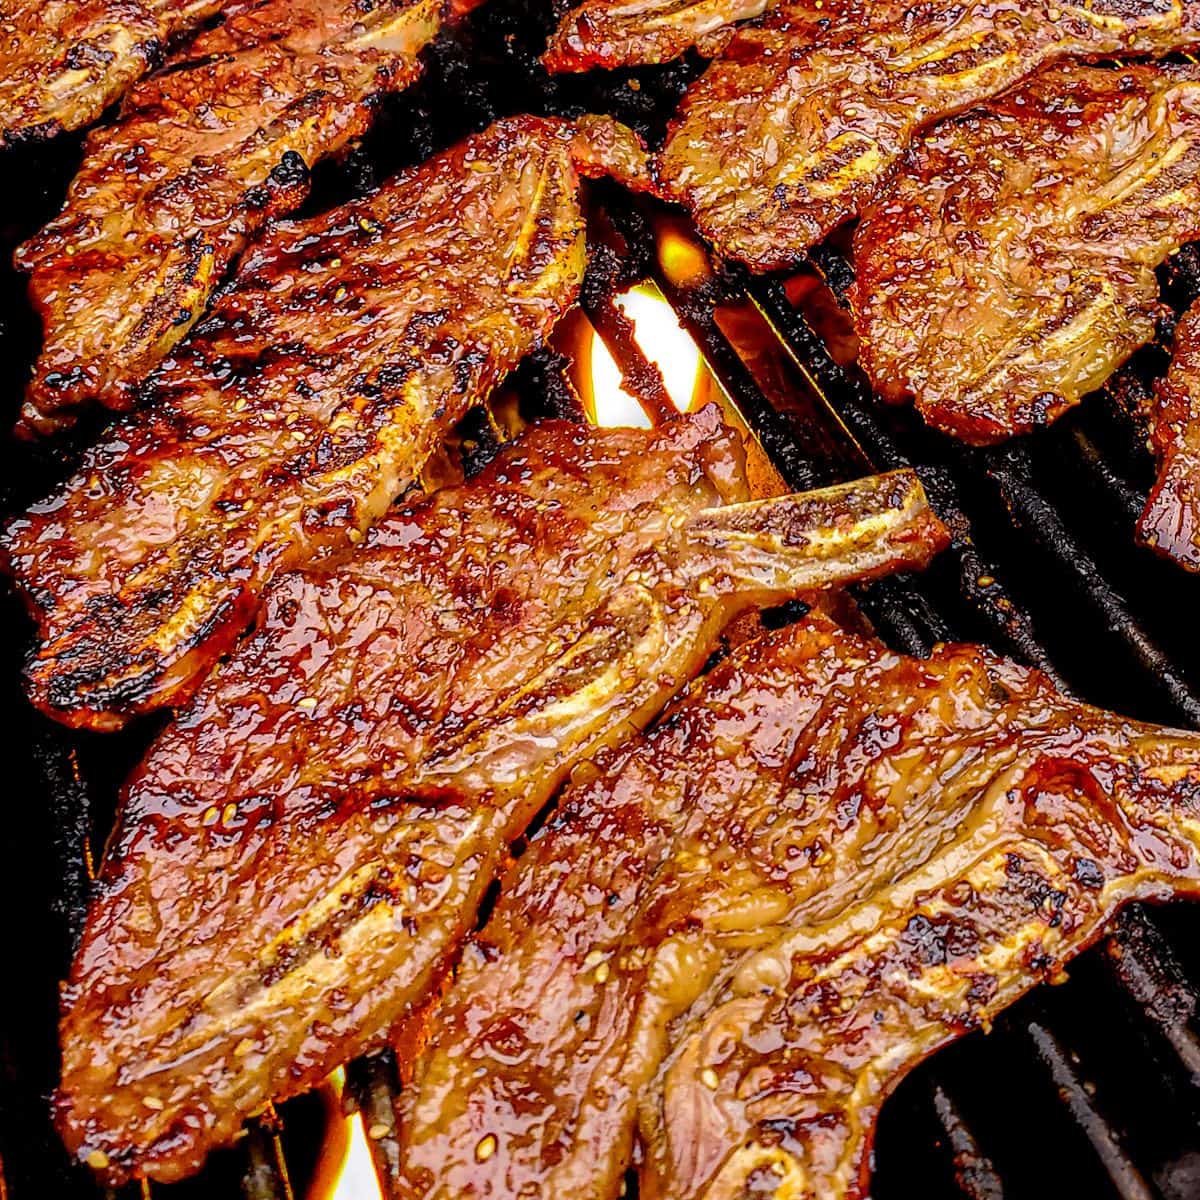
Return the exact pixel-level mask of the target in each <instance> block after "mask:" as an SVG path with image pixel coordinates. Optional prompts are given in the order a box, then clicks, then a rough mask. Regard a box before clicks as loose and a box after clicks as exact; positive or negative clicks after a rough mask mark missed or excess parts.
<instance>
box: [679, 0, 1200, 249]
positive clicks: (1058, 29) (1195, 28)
mask: <svg viewBox="0 0 1200 1200" xmlns="http://www.w3.org/2000/svg"><path fill="white" fill-rule="evenodd" d="M882 17H883V18H886V19H881V15H880V14H877V13H872V14H871V15H870V16H868V17H867V18H866V28H865V30H864V32H863V33H862V34H861V35H859V36H846V37H833V38H829V37H828V36H826V37H824V38H823V42H822V44H819V45H816V46H814V45H813V43H812V36H811V23H810V22H809V21H808V20H807V19H802V20H801V22H800V30H799V32H797V31H794V30H793V29H791V28H790V25H789V15H788V13H787V11H786V10H781V11H779V12H777V13H772V14H771V15H770V16H769V17H768V18H767V19H766V21H765V22H764V24H763V26H762V27H760V28H746V29H743V30H740V31H739V32H738V34H737V36H736V37H735V38H734V39H733V41H732V42H731V43H730V45H729V46H728V48H727V49H726V51H725V53H724V55H723V56H722V57H721V58H720V59H718V60H717V61H716V62H715V63H713V64H712V66H710V67H709V68H708V70H707V71H706V72H705V74H704V75H703V76H702V77H701V78H700V79H699V80H698V81H697V82H696V83H695V84H693V85H692V87H691V89H690V90H689V92H688V94H687V96H686V97H685V98H684V102H683V106H682V108H681V109H680V114H679V116H678V117H677V119H676V122H675V125H674V127H673V130H672V133H671V136H670V138H669V139H668V141H667V144H666V147H665V148H664V151H663V155H662V162H661V173H662V179H663V184H664V186H665V188H666V190H667V191H668V193H669V194H671V195H672V196H673V197H674V198H675V199H677V200H679V201H680V202H681V203H682V204H684V205H685V206H686V207H687V208H688V209H689V210H690V211H691V213H692V215H693V217H694V218H695V220H696V223H697V224H698V225H699V227H700V229H701V230H702V231H703V232H704V233H705V234H706V235H707V236H708V237H709V238H710V239H711V240H712V242H713V243H714V245H715V246H716V247H717V249H718V250H720V251H721V252H722V253H723V254H727V255H729V256H731V257H733V258H738V259H741V260H742V261H744V262H746V263H749V264H750V265H751V266H753V267H756V268H759V269H761V270H773V269H775V268H779V267H787V266H791V265H794V264H795V263H796V262H797V261H798V260H799V259H800V258H802V256H803V255H804V253H805V252H806V251H807V250H808V249H809V248H810V247H811V246H813V245H814V244H815V243H816V242H818V241H820V240H821V239H822V238H823V237H824V236H825V235H826V234H827V233H829V231H830V230H832V229H833V228H834V227H836V226H837V225H839V224H841V223H842V222H843V221H845V220H847V219H848V218H850V217H853V216H855V215H857V214H858V213H859V212H860V211H861V210H862V209H863V207H864V206H865V205H866V204H867V203H868V202H869V201H871V200H872V199H873V198H874V196H875V195H876V193H877V192H878V190H879V188H880V186H881V185H882V184H883V183H884V181H885V180H886V179H887V178H888V176H889V175H890V173H891V172H892V170H893V169H894V167H895V166H896V164H897V162H898V161H899V159H900V157H901V155H902V154H903V153H904V151H905V149H906V148H907V146H908V145H909V144H910V142H911V141H912V139H913V136H914V134H915V133H916V132H917V130H918V129H920V128H921V127H922V126H924V125H927V124H929V123H931V122H932V121H934V120H936V119H937V118H939V117H944V116H947V115H949V114H952V113H957V112H962V111H964V110H965V109H968V108H970V107H972V106H973V105H975V104H978V103H979V102H980V101H982V100H986V99H987V98H988V97H990V96H994V95H997V94H998V93H1000V92H1002V91H1004V90H1005V89H1006V88H1009V87H1011V86H1012V85H1014V84H1016V83H1018V82H1019V81H1020V80H1021V79H1023V78H1024V77H1026V76H1027V75H1030V74H1031V73H1032V72H1034V71H1035V70H1036V69H1037V68H1038V67H1039V66H1041V65H1042V64H1043V63H1047V62H1050V61H1052V60H1054V59H1060V58H1063V57H1067V56H1072V55H1074V56H1084V57H1088V56H1092V57H1097V56H1104V55H1111V54H1121V55H1127V54H1161V53H1166V52H1168V51H1172V50H1179V49H1183V48H1185V47H1188V46H1195V45H1197V44H1200V0H1187V2H1186V3H1181V2H1180V0H1174V2H1171V0H1097V2H1096V3H1089V4H1087V5H1086V6H1084V5H1072V4H1060V3H1058V0H1037V2H1032V3H1030V2H1024V3H1017V2H1013V0H1003V2H1001V3H993V2H991V0H986V2H985V0H969V2H968V3H964V4H954V5H942V4H934V5H912V6H900V5H894V4H887V5H885V6H884V8H883V11H882ZM1012 165H1013V166H1014V167H1015V166H1019V164H1012ZM964 253H966V254H971V253H972V251H971V250H970V248H969V247H968V248H965V249H964Z"/></svg>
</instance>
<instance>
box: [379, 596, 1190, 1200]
mask: <svg viewBox="0 0 1200 1200" xmlns="http://www.w3.org/2000/svg"><path fill="white" fill-rule="evenodd" d="M1197 891H1200V735H1197V734H1190V733H1180V732H1175V731H1172V730H1166V729H1161V728H1158V727H1155V726H1150V725H1144V724H1139V723H1137V722H1133V721H1127V720H1124V719H1122V718H1120V717H1117V716H1113V715H1111V714H1108V713H1105V712H1101V711H1099V710H1097V709H1093V708H1089V707H1087V706H1085V705H1082V704H1078V703H1075V702H1073V701H1071V700H1068V699H1066V698H1065V697H1063V696H1062V695H1060V694H1059V693H1057V692H1056V691H1055V689H1054V688H1053V687H1052V685H1051V684H1050V683H1049V681H1048V680H1046V679H1045V678H1044V677H1043V676H1041V675H1039V674H1038V673H1037V672H1034V671H1030V670H1027V669H1025V668H1022V667H1018V666H1016V665H1015V664H1013V663H1011V662H1008V661H1006V660H1003V659H1000V658H998V657H996V656H994V655H992V654H990V653H988V652H987V651H984V650H981V649H979V648H977V647H972V646H942V647H938V648H937V649H935V651H934V653H933V654H932V656H931V657H930V658H929V659H928V660H924V661H923V660H917V659H911V658H906V657H904V656H901V655H897V654H894V653H892V652H891V651H889V650H887V649H885V648H884V647H882V646H880V645H879V644H878V643H875V642H872V641H868V640H864V639H862V638H859V637H857V636H854V635H851V634H849V633H846V632H845V631H843V630H841V629H839V628H838V627H837V626H835V625H834V624H833V623H832V622H830V621H829V620H828V619H827V618H824V617H822V616H819V615H817V614H813V615H810V616H809V617H808V618H806V620H805V621H804V622H802V623H801V624H800V625H798V626H793V627H791V628H790V629H788V630H785V631H783V632H781V633H778V634H774V635H769V636H766V637H763V638H761V639H758V640H757V641H754V642H751V643H747V644H746V645H744V646H743V647H741V648H739V649H738V650H735V651H734V652H733V654H732V655H731V656H730V657H729V658H728V659H727V660H726V661H725V662H723V663H722V664H720V665H719V666H718V667H716V668H715V669H714V670H713V671H711V672H710V673H709V674H708V676H706V677H705V679H704V681H703V682H702V684H700V685H698V686H697V687H696V688H695V689H694V690H693V692H692V693H691V694H690V695H689V696H688V697H687V698H686V699H684V700H682V701H681V702H679V703H677V704H676V705H675V706H674V707H673V708H672V709H670V710H669V711H668V713H667V714H666V716H665V717H664V718H663V719H662V720H661V721H660V722H659V724H658V725H657V726H656V727H655V729H654V730H653V732H651V733H650V734H648V735H647V736H646V737H645V738H644V739H642V740H640V741H639V742H637V743H634V744H632V745H631V746H630V747H629V748H628V750H627V751H626V752H625V754H624V755H622V756H621V757H620V758H619V759H617V760H616V761H615V762H614V763H613V764H611V765H610V766H609V768H608V769H607V770H606V771H605V772H604V773H602V774H601V775H600V776H599V777H598V778H595V779H593V780H591V781H590V782H587V783H584V784H581V785H580V786H577V787H575V788H573V789H571V790H570V791H569V792H568V793H567V794H566V795H565V796H564V798H563V801H562V804H561V805H560V809H559V815H558V816H557V817H556V818H555V819H554V820H552V821H551V822H550V823H549V824H548V825H547V826H546V828H545V829H544V830H543V831H542V832H541V833H540V834H539V835H538V837H537V838H535V839H534V841H533V843H532V845H531V846H530V848H529V850H528V851H527V852H526V853H525V855H524V856H523V857H521V858H520V859H519V860H518V861H517V862H516V864H515V865H514V866H513V867H512V868H511V870H510V872H509V873H508V875H507V876H506V877H505V878H504V880H503V881H502V886H501V892H500V900H499V902H498V904H497V906H496V909H495V911H494V912H493V914H492V916H491V917H490V919H489V921H488V923H487V924H486V925H485V926H484V928H483V930H482V931H481V933H480V934H479V935H478V936H477V938H476V939H475V941H474V943H473V944H472V945H471V946H469V947H468V949H467V951H466V954H465V957H464V962H463V966H462V967H461V968H460V970H459V973H458V977H457V979H456V982H455V984H454V986H453V987H452V988H451V989H450V991H449V992H448V994H447V996H446V998H445V999H444V1001H443V1002H442V1003H441V1005H440V1006H439V1007H438V1008H437V1009H436V1010H435V1011H434V1012H433V1013H432V1014H431V1016H430V1018H429V1020H428V1022H427V1028H428V1030H429V1031H430V1034H429V1036H430V1041H429V1044H428V1045H427V1046H426V1047H425V1049H424V1051H423V1052H422V1053H421V1054H420V1055H419V1057H418V1058H417V1060H416V1063H415V1066H414V1067H413V1068H412V1075H413V1079H412V1081H411V1085H410V1086H409V1087H407V1088H406V1089H405V1090H404V1091H403V1092H402V1094H401V1097H400V1101H399V1113H398V1116H399V1118H400V1132H401V1137H402V1146H403V1180H404V1185H403V1187H402V1189H401V1195H403V1196H404V1197H406V1198H408V1197H413V1198H415V1197H418V1196H419V1197H421V1198H422V1200H440V1198H443V1197H450V1196H454V1197H463V1196H473V1197H484V1196H487V1197H493V1198H498V1197H517V1196H522V1197H524V1196H541V1195H545V1196H551V1195H553V1196H577V1197H580V1198H581V1200H582V1198H585V1197H586V1198H594V1200H601V1198H604V1200H609V1198H612V1197H616V1196H617V1195H618V1194H619V1193H620V1190H621V1186H622V1179H623V1176H624V1172H625V1170H626V1168H627V1167H628V1166H629V1164H630V1162H631V1160H632V1155H633V1147H634V1138H635V1132H636V1136H637V1138H638V1140H639V1142H640V1149H641V1154H640V1157H639V1159H638V1161H639V1162H640V1163H641V1166H640V1167H639V1171H640V1175H641V1194H643V1195H648V1196H654V1197H670V1198H671V1200H700V1198H702V1197H703V1198H704V1200H749V1198H750V1197H752V1196H761V1195H771V1196H776V1197H784V1196H786V1197H789V1198H796V1200H801V1198H804V1200H807V1198H809V1197H820V1198H821V1200H838V1198H842V1197H846V1198H849V1197H854V1198H860V1197H863V1196H865V1195H866V1194H867V1190H868V1186H869V1168H870V1146H871V1140H872V1136H873V1130H874V1124H875V1118H876V1115H877V1113H878V1110H879V1106H880V1104H881V1103H882V1101H883V1099H884V1098H885V1097H886V1095H887V1094H888V1093H889V1092H890V1091H891V1090H892V1089H893V1088H894V1087H895V1085H896V1084H897V1083H898V1081H899V1080H900V1078H901V1077H902V1076H903V1075H904V1074H905V1073H906V1072H907V1071H908V1070H910V1069H911V1068H912V1067H913V1066H914V1065H915V1064H916V1063H917V1062H919V1061H920V1060H921V1059H922V1058H924V1057H925V1056H926V1055H928V1054H929V1053H931V1052H932V1051H933V1050H934V1049H935V1048H936V1047H937V1046H939V1045H942V1044H944V1043H945V1042H948V1041H950V1040H952V1039H953V1038H955V1037H958V1036H960V1035H961V1034H963V1033H965V1032H966V1031H968V1030H971V1029H974V1028H977V1027H979V1026H981V1025H982V1026H985V1027H986V1025H987V1023H988V1022H989V1020H991V1018H992V1017H993V1016H994V1015H995V1014H996V1013H997V1012H998V1011H999V1010H1000V1009H1002V1008H1004V1007H1005V1006H1006V1005H1008V1004H1011V1003H1012V1002H1013V1001H1014V1000H1015V999H1016V998H1017V997H1018V996H1019V995H1021V994H1022V993H1023V992H1025V991H1027V990H1028V989H1029V988H1031V987H1032V986H1034V985H1035V984H1036V983H1037V982H1038V981H1040V980H1047V979H1054V978H1056V977H1058V975H1059V973H1060V972H1061V970H1062V967H1063V964H1064V963H1065V962H1066V961H1067V960H1068V959H1070V958H1071V957H1072V956H1073V955H1074V954H1076V953H1078V952H1079V951H1080V950H1082V949H1083V948H1084V947H1085V946H1086V945H1087V944H1088V943H1090V942H1091V941H1092V940H1093V939H1094V938H1095V937H1097V936H1098V934H1099V932H1100V930H1101V928H1102V925H1103V922H1104V921H1105V919H1106V918H1108V917H1109V916H1111V915H1112V914H1113V912H1114V911H1115V910H1116V909H1117V908H1118V907H1119V906H1120V905H1121V904H1122V903H1124V902H1126V901H1128V900H1131V899H1134V898H1143V899H1165V898H1167V897H1170V896H1174V895H1181V894H1189V895H1190V894H1195V893H1196V892H1197Z"/></svg>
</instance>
